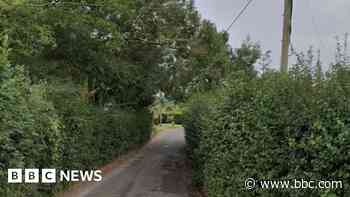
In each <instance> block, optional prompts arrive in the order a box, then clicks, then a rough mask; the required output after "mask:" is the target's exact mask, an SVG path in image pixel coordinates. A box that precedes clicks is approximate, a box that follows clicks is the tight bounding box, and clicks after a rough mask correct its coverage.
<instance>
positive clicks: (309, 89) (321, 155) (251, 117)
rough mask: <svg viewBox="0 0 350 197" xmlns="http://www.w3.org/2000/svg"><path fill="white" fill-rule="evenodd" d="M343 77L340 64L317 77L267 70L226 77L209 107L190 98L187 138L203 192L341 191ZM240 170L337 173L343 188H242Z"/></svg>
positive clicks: (212, 196)
mask: <svg viewBox="0 0 350 197" xmlns="http://www.w3.org/2000/svg"><path fill="white" fill-rule="evenodd" d="M349 79H350V75H349V70H348V69H346V68H343V69H342V70H338V71H335V72H332V73H330V74H329V76H328V77H327V78H326V79H325V80H322V81H321V82H320V81H315V79H314V78H313V77H312V76H311V75H308V73H307V72H305V71H300V70H298V69H292V71H291V72H290V73H289V74H288V75H284V74H280V73H273V72H271V73H266V74H264V75H262V76H261V77H259V78H257V79H248V78H245V77H239V78H233V79H231V80H227V81H226V86H225V87H224V88H223V90H222V93H221V96H222V99H220V100H218V101H217V102H216V104H215V105H214V106H215V107H212V109H211V110H210V111H208V110H207V109H206V108H205V107H202V109H199V108H198V107H196V106H197V104H198V103H192V104H191V105H190V106H191V107H189V108H188V112H187V119H188V120H191V121H187V122H186V125H185V127H186V136H187V139H188V140H187V143H188V145H189V148H191V149H192V150H191V151H190V152H189V153H190V156H191V158H192V159H193V160H194V161H193V163H194V165H197V163H199V164H200V165H201V168H202V169H201V170H199V171H195V174H194V175H195V178H198V177H200V178H201V180H200V182H202V183H203V186H204V187H205V189H206V190H207V191H208V195H209V197H232V196H239V197H241V196H242V197H244V196H247V197H248V196H264V197H265V196H273V197H275V196H276V197H279V196H290V197H301V196H303V197H304V196H305V197H309V196H310V197H313V196H315V197H319V196H322V197H327V196H338V197H345V196H349V195H350V188H349V180H350V179H349V178H350V173H349V172H350V171H349V170H350V164H349V162H348V161H350V152H349V146H350V121H349V120H350V119H349V117H350V105H349V104H350V103H349V102H350V100H349V98H350V94H349V93H350V91H349V90H350V89H349V86H348V84H349V82H350V80H349ZM202 102H203V101H202ZM204 103H205V99H204ZM206 103H207V104H206V105H210V106H211V105H212V104H210V101H209V102H206ZM204 106H205V105H204ZM198 122H201V123H200V125H204V126H197V125H199V124H198ZM198 135H199V136H198ZM191 136H197V137H196V139H197V140H196V141H193V140H190V139H191ZM197 156H199V157H197ZM247 178H254V179H256V180H287V179H288V180H289V179H304V180H336V181H337V180H342V181H343V184H344V189H337V190H259V189H256V190H254V191H247V190H246V189H245V185H244V184H245V180H246V179H247Z"/></svg>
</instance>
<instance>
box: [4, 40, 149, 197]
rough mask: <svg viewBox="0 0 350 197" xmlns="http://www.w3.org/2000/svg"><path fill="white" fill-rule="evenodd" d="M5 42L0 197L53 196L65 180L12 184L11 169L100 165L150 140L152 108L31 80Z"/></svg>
mask: <svg viewBox="0 0 350 197" xmlns="http://www.w3.org/2000/svg"><path fill="white" fill-rule="evenodd" d="M6 52H7V51H6V50H5V48H4V47H3V48H1V45H0V196H6V197H30V196H35V197H41V196H43V197H47V196H51V195H53V193H54V192H55V191H56V190H58V189H60V188H61V187H62V186H63V185H62V184H56V185H43V184H8V183H7V169H9V168H22V169H23V168H41V169H42V168H56V169H82V170H84V169H87V170H90V169H94V168H97V167H98V166H101V165H103V164H105V163H107V162H109V161H111V160H112V159H113V158H115V157H117V156H119V155H121V154H123V153H125V152H126V151H128V150H130V149H131V148H135V147H137V146H140V145H142V144H143V143H145V142H146V141H147V140H148V139H149V137H150V135H151V130H152V115H151V113H150V112H149V111H148V110H147V109H138V110H136V109H131V108H129V109H120V108H116V107H111V106H109V107H108V108H107V107H99V106H93V105H90V104H88V103H86V102H85V101H84V100H83V99H80V98H81V97H80V95H79V91H78V90H79V88H78V86H75V85H74V84H72V83H64V84H61V83H55V84H46V83H41V84H37V85H32V84H30V82H29V80H28V79H27V77H26V74H25V71H24V69H23V67H21V66H13V65H10V64H9V62H8V61H7V60H6Z"/></svg>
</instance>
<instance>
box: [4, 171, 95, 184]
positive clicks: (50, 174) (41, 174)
mask: <svg viewBox="0 0 350 197" xmlns="http://www.w3.org/2000/svg"><path fill="white" fill-rule="evenodd" d="M7 178H8V180H7V182H8V183H51V184H52V183H56V182H100V181H102V171H101V170H91V171H82V170H56V169H41V170H39V169H24V170H23V169H8V171H7Z"/></svg>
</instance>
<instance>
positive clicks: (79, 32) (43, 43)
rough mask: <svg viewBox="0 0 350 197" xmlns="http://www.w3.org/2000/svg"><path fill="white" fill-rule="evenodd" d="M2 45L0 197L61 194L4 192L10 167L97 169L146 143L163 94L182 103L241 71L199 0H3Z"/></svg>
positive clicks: (174, 114)
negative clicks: (154, 109)
mask: <svg viewBox="0 0 350 197" xmlns="http://www.w3.org/2000/svg"><path fill="white" fill-rule="evenodd" d="M0 38H1V43H2V44H1V45H0V177H1V178H0V196H9V197H16V196H21V197H23V196H36V197H37V196H38V197H39V196H48V195H49V194H51V193H52V192H53V191H55V190H59V189H60V188H61V186H62V185H41V184H35V185H24V184H19V185H10V184H5V183H6V181H7V180H6V179H5V178H6V177H7V176H6V175H7V174H6V173H7V169H8V168H31V167H33V168H57V169H92V168H96V167H97V166H100V165H102V164H105V163H106V162H108V161H110V160H111V159H113V158H114V157H116V156H119V155H120V154H123V153H125V151H127V150H129V149H130V148H132V147H135V146H138V145H140V144H143V143H144V142H146V141H147V140H148V139H149V137H150V135H151V127H152V115H151V112H149V110H148V108H149V107H150V106H151V104H153V103H154V100H155V95H156V94H157V93H159V92H163V93H165V94H166V96H167V98H169V100H171V102H173V103H174V104H175V103H176V102H177V101H181V100H183V99H185V98H187V97H188V96H190V95H191V94H192V93H194V92H197V91H203V90H208V89H211V88H214V87H216V86H218V85H219V84H221V82H222V81H221V78H223V76H224V75H226V73H227V72H226V71H225V70H226V69H228V68H231V67H234V63H233V61H232V57H233V54H232V52H231V49H230V47H229V45H228V44H227V43H228V35H227V34H226V33H220V32H218V31H217V30H216V28H215V26H214V25H213V24H212V23H211V22H209V21H202V20H201V19H200V16H199V14H198V12H197V11H196V9H195V7H194V2H193V1H192V0H152V1H149V0H135V1H129V0H88V1H80V0H56V1H51V0H0ZM248 70H249V69H248ZM175 99H177V100H175ZM173 106H174V107H171V108H169V110H167V114H170V115H169V116H168V117H169V118H168V121H171V122H173V121H177V119H178V116H179V115H181V110H179V108H177V107H176V105H173ZM170 119H171V120H170Z"/></svg>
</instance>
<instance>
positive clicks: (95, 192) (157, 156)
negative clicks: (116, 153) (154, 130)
mask: <svg viewBox="0 0 350 197" xmlns="http://www.w3.org/2000/svg"><path fill="white" fill-rule="evenodd" d="M184 147H185V139H184V130H183V129H172V130H168V131H165V132H163V133H161V134H159V135H158V136H157V137H155V138H154V139H153V140H152V141H151V142H150V143H149V144H148V145H146V146H145V147H144V148H143V149H142V150H141V151H140V152H139V153H138V154H137V155H136V156H134V157H133V158H131V159H129V160H128V161H127V164H126V165H123V166H122V167H117V168H116V169H114V170H112V171H111V172H110V173H109V174H108V175H105V176H104V177H103V181H102V182H100V183H96V184H93V185H91V186H89V187H87V188H85V189H83V191H80V192H79V194H75V195H74V196H75V197H188V191H187V183H188V181H187V178H186V177H187V175H186V168H185V153H184Z"/></svg>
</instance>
